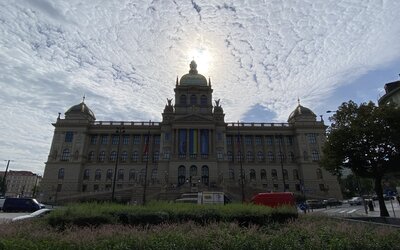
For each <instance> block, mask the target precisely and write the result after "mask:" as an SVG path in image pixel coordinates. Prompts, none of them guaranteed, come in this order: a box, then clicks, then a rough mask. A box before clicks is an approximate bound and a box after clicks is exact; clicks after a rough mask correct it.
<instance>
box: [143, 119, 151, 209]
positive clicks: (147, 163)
mask: <svg viewBox="0 0 400 250" xmlns="http://www.w3.org/2000/svg"><path fill="white" fill-rule="evenodd" d="M150 125H151V120H150V121H149V130H148V131H147V142H146V145H145V153H146V155H147V157H146V168H145V173H144V187H143V206H144V205H146V189H147V169H148V167H149V142H150Z"/></svg>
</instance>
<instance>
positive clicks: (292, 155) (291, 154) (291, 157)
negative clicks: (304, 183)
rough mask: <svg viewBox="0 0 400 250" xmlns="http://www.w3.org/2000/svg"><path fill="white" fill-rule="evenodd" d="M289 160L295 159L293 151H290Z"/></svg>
mask: <svg viewBox="0 0 400 250" xmlns="http://www.w3.org/2000/svg"><path fill="white" fill-rule="evenodd" d="M289 161H290V162H293V161H294V154H293V152H291V151H290V152H289Z"/></svg>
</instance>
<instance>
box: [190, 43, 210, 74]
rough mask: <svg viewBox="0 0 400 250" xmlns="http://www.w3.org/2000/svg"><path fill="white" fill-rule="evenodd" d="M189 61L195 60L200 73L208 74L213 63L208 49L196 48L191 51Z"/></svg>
mask: <svg viewBox="0 0 400 250" xmlns="http://www.w3.org/2000/svg"><path fill="white" fill-rule="evenodd" d="M188 57H189V61H192V60H195V61H196V64H197V71H198V72H199V74H202V75H207V73H208V68H209V66H210V63H211V56H210V53H209V52H208V50H207V49H205V48H196V49H192V50H190V51H189V54H188Z"/></svg>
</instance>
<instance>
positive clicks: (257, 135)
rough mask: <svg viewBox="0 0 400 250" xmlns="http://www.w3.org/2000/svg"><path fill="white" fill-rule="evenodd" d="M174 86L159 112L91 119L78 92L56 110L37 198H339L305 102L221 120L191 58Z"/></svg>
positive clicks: (320, 133) (321, 131) (319, 130)
mask: <svg viewBox="0 0 400 250" xmlns="http://www.w3.org/2000/svg"><path fill="white" fill-rule="evenodd" d="M174 91H175V98H174V99H167V103H166V105H165V108H164V111H163V113H162V121H161V122H151V121H150V122H138V121H97V120H96V117H95V115H94V113H93V112H92V110H91V109H90V108H89V107H88V106H87V105H86V103H85V102H84V101H82V102H81V103H80V104H77V105H75V106H72V107H71V108H70V109H68V111H67V112H65V117H64V118H62V117H61V116H60V115H59V117H58V118H57V121H56V122H55V123H53V126H54V127H55V130H54V136H53V141H52V144H51V149H50V152H49V156H48V160H47V162H46V166H45V171H44V176H43V180H42V183H41V196H40V197H39V198H40V200H41V201H42V202H66V201H75V200H110V199H116V200H119V201H131V202H137V203H141V202H143V201H144V200H145V199H146V200H174V199H176V198H178V197H179V196H180V195H181V194H182V193H188V192H201V191H222V192H225V194H226V196H227V197H229V199H231V200H233V201H240V200H242V199H244V200H250V198H251V196H252V195H254V194H256V193H259V192H277V191H280V192H281V191H289V192H294V193H295V194H298V195H305V196H306V197H307V198H328V197H329V198H330V197H335V198H342V194H341V191H340V187H339V184H338V182H337V178H336V177H335V176H333V175H331V174H330V173H329V172H327V171H326V170H324V169H323V168H322V167H321V166H320V165H319V160H320V158H321V153H322V150H321V147H322V145H323V143H324V141H325V139H326V136H325V129H326V126H325V125H324V122H323V120H322V119H321V120H320V121H317V119H316V118H317V117H316V115H315V114H314V113H313V112H312V111H311V110H310V109H308V108H306V107H304V106H302V105H300V103H299V104H298V106H297V107H296V108H295V109H294V111H293V112H292V113H291V114H290V116H289V118H288V122H287V123H268V122H262V121H261V122H251V123H250V122H248V123H247V122H246V123H244V122H225V119H224V116H225V114H224V111H223V108H222V106H221V105H220V101H219V100H214V103H213V99H212V92H213V89H212V87H211V81H210V79H208V81H207V79H206V78H205V77H204V76H203V75H201V74H199V73H198V72H197V65H196V62H194V61H192V62H191V63H190V71H189V73H188V74H185V75H183V76H182V77H181V79H180V80H179V79H178V78H177V79H176V86H175V89H174ZM172 100H174V103H172ZM144 196H145V197H146V198H145V199H144V198H143V197H144Z"/></svg>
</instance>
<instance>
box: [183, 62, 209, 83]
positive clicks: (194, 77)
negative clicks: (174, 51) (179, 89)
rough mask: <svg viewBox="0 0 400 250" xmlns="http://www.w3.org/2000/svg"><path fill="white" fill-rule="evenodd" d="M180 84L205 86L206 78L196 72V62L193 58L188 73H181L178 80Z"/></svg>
mask: <svg viewBox="0 0 400 250" xmlns="http://www.w3.org/2000/svg"><path fill="white" fill-rule="evenodd" d="M179 84H180V85H192V86H193V85H195V86H207V79H206V78H205V77H204V76H203V75H201V74H199V73H198V72H197V64H196V62H195V61H194V60H193V61H191V62H190V70H189V74H186V75H183V76H182V77H181V80H180V81H179Z"/></svg>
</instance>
